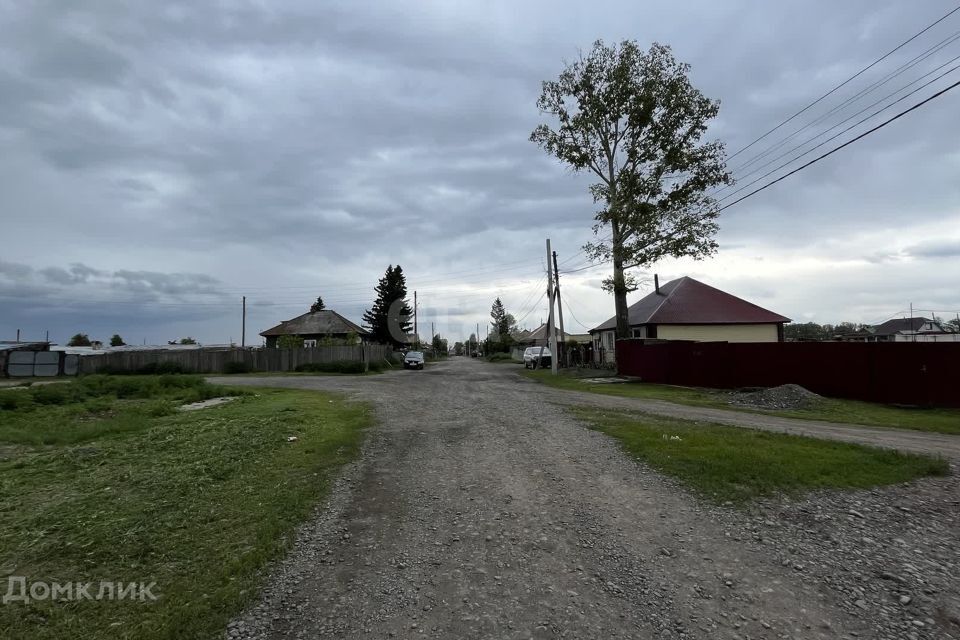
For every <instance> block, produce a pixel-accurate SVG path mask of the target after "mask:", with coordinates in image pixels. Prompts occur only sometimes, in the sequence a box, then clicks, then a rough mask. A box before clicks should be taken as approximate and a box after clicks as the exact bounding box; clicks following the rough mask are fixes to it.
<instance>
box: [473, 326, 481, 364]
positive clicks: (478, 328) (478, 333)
mask: <svg viewBox="0 0 960 640" xmlns="http://www.w3.org/2000/svg"><path fill="white" fill-rule="evenodd" d="M471 355H472V354H471ZM477 357H480V323H479V322H478V323H477Z"/></svg>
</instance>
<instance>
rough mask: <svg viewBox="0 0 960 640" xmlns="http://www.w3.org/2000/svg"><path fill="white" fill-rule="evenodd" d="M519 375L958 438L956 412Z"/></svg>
mask: <svg viewBox="0 0 960 640" xmlns="http://www.w3.org/2000/svg"><path fill="white" fill-rule="evenodd" d="M523 375H526V376H527V377H529V378H532V379H534V380H538V381H540V382H543V383H545V384H548V385H550V386H552V387H557V388H560V389H570V390H575V391H587V392H590V393H599V394H603V395H610V396H619V397H623V398H641V399H647V400H666V401H668V402H676V403H678V404H686V405H693V406H699V407H713V408H717V409H727V410H731V411H746V412H749V413H766V414H770V415H776V416H783V417H786V418H800V419H804V420H824V421H827V422H838V423H849V424H860V425H868V426H875V427H894V428H899V429H912V430H914V431H931V432H936V433H949V434H960V410H957V409H926V408H915V409H914V408H903V407H894V406H889V405H883V404H875V403H871V402H860V401H857V400H841V399H838V398H824V399H823V400H822V401H821V402H818V403H817V404H816V405H814V406H811V407H810V408H807V409H790V410H761V409H749V408H746V407H740V406H733V405H730V404H728V403H727V402H725V401H724V400H723V399H722V398H721V397H720V394H721V393H722V392H718V391H713V390H709V389H696V388H692V387H676V386H671V385H664V384H652V383H647V382H625V383H616V384H603V383H588V382H584V381H583V380H582V379H581V377H580V376H586V377H588V378H589V377H598V376H601V375H604V374H603V373H602V372H592V371H589V370H587V371H586V372H584V373H576V372H575V373H568V372H564V373H562V374H561V375H558V376H552V375H550V372H549V371H545V370H537V371H525V372H523Z"/></svg>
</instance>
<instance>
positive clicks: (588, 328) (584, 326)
mask: <svg viewBox="0 0 960 640" xmlns="http://www.w3.org/2000/svg"><path fill="white" fill-rule="evenodd" d="M567 312H568V313H569V314H570V317H571V318H573V321H574V322H576V323H577V324H578V325H580V326H581V327H583V328H584V329H586V330H587V331H590V329H591V328H592V327H588V326H587V325H585V324H583V323H582V322H580V321H579V320H577V316H576V315H575V314H574V313H573V309H572V308H571V307H570V296H569V295H567Z"/></svg>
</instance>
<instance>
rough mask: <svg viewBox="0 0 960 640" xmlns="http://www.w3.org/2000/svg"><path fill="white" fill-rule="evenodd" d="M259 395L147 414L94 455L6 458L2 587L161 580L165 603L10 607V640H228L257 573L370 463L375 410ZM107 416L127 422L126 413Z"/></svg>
mask: <svg viewBox="0 0 960 640" xmlns="http://www.w3.org/2000/svg"><path fill="white" fill-rule="evenodd" d="M17 393H23V392H17ZM257 393H258V394H259V395H257V396H252V395H250V396H245V397H243V398H242V399H240V400H238V401H235V402H232V403H230V404H227V405H222V406H219V407H217V408H214V409H206V410H202V411H195V412H176V413H174V414H170V415H161V416H155V417H151V416H145V417H143V418H142V420H141V422H142V424H141V426H140V428H139V429H136V430H131V431H128V432H125V433H120V434H118V433H108V434H105V435H104V437H97V438H91V439H88V440H87V441H86V442H85V443H84V444H83V446H75V445H61V446H45V447H29V446H13V447H0V568H2V575H0V579H2V578H5V577H6V576H8V575H17V576H25V577H26V580H27V583H28V584H29V583H33V582H39V581H59V582H68V581H70V582H75V581H80V582H88V581H89V582H94V583H99V582H100V581H112V582H116V581H123V582H124V583H128V582H131V581H137V582H140V581H145V582H147V583H149V582H156V587H155V588H154V589H153V593H154V594H155V595H157V596H159V599H158V600H157V601H156V602H139V601H134V602H131V601H129V600H123V601H108V600H100V601H95V600H82V601H75V602H59V601H58V602H51V601H50V600H45V601H34V602H31V603H29V604H23V603H10V604H7V605H5V606H2V607H0V636H2V637H4V638H32V639H37V640H46V639H50V640H53V639H59V638H65V637H83V638H90V639H94V640H97V639H101V638H102V639H106V638H130V639H133V638H136V639H144V640H152V639H161V638H163V639H169V640H174V639H181V638H184V639H192V638H213V637H218V636H219V635H221V634H222V633H223V629H224V627H225V625H226V623H227V622H228V621H229V619H230V618H231V617H232V616H234V615H236V614H237V613H238V612H239V611H241V610H242V608H243V606H244V605H245V604H246V603H247V602H248V601H249V600H250V599H251V598H252V597H253V595H254V593H255V591H256V587H257V576H258V571H259V570H260V569H261V568H262V567H263V566H264V565H265V563H267V562H268V561H270V560H271V559H274V558H276V557H278V556H279V555H280V554H282V553H283V551H284V550H285V549H286V548H287V546H288V544H289V539H290V533H291V532H292V530H293V529H294V527H295V526H296V525H297V524H298V523H300V522H302V521H303V520H304V519H305V518H306V517H308V516H309V514H310V512H311V510H312V508H313V507H314V506H315V505H316V504H317V502H318V501H319V500H320V499H321V498H322V497H323V496H324V494H325V493H326V491H327V489H328V486H329V481H330V478H331V476H332V474H333V472H334V471H335V470H336V469H337V468H339V467H340V465H342V464H343V463H345V462H346V461H348V460H350V459H352V458H353V457H354V456H355V455H356V454H357V453H358V451H359V447H360V444H361V441H362V438H363V429H364V428H365V427H366V426H368V425H369V424H370V421H371V418H370V415H371V414H370V412H369V411H368V409H367V408H366V407H365V406H363V405H358V404H353V403H347V402H345V401H343V400H341V399H340V398H339V397H338V396H334V395H331V394H324V393H318V392H311V391H295V390H273V389H271V390H260V391H258V392H257ZM97 402H98V403H99V405H98V410H106V411H114V410H122V408H120V407H119V405H122V404H123V403H124V402H125V400H121V399H119V398H115V397H113V396H102V397H100V398H98V399H97ZM58 408H59V407H58V406H57V405H46V406H43V407H40V408H37V409H36V410H35V411H34V412H33V413H34V414H35V417H37V418H40V417H41V416H43V415H50V413H49V412H50V411H55V410H57V409H58ZM7 417H8V416H7V415H3V417H2V419H5V418H7ZM37 423H38V424H39V423H40V420H39V419H38V422H37ZM288 436H296V437H297V438H298V440H297V441H295V442H288V441H287V437H288ZM5 583H6V581H4V584H5ZM95 594H96V588H94V589H93V590H92V593H91V596H93V595H95Z"/></svg>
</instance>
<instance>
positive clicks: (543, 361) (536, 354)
mask: <svg viewBox="0 0 960 640" xmlns="http://www.w3.org/2000/svg"><path fill="white" fill-rule="evenodd" d="M541 352H542V353H541ZM552 357H553V356H552V355H551V354H550V349H547V348H546V347H527V348H526V350H524V352H523V367H524V368H525V369H536V368H538V367H549V366H550V364H551V360H550V358H552Z"/></svg>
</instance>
